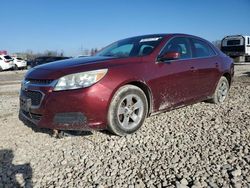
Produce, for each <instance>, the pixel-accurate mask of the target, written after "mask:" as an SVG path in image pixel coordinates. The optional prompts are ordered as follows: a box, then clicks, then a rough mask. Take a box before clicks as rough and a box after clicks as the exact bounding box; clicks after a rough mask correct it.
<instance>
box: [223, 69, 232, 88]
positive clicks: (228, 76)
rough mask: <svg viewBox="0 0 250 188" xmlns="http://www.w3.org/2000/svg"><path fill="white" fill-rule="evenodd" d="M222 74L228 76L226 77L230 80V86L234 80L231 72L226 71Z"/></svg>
mask: <svg viewBox="0 0 250 188" xmlns="http://www.w3.org/2000/svg"><path fill="white" fill-rule="evenodd" d="M222 76H224V77H226V79H227V81H228V83H229V86H231V82H232V77H231V74H230V73H228V72H225V73H223V75H222Z"/></svg>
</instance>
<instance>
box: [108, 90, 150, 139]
mask: <svg viewBox="0 0 250 188" xmlns="http://www.w3.org/2000/svg"><path fill="white" fill-rule="evenodd" d="M147 112H148V102H147V97H146V95H145V94H144V92H143V91H142V90H141V89H140V88H138V87H136V86H133V85H125V86H123V87H121V88H120V89H119V90H118V91H117V92H116V94H115V95H114V97H113V99H112V101H111V104H110V106H109V111H108V128H109V130H110V131H111V132H113V133H114V134H116V135H119V136H124V135H126V134H131V133H134V132H135V131H137V130H138V129H139V128H140V127H141V126H142V124H143V122H144V120H145V118H146V115H147Z"/></svg>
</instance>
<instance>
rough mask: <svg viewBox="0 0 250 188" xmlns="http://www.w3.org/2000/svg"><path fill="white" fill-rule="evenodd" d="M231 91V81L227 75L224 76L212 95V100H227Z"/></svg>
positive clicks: (218, 102)
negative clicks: (229, 81)
mask: <svg viewBox="0 0 250 188" xmlns="http://www.w3.org/2000/svg"><path fill="white" fill-rule="evenodd" d="M228 91H229V83H228V80H227V78H226V77H224V76H222V77H221V78H220V80H219V82H218V84H217V87H216V90H215V92H214V95H213V97H212V102H213V103H215V104H220V103H223V102H224V101H225V99H226V98H227V94H228Z"/></svg>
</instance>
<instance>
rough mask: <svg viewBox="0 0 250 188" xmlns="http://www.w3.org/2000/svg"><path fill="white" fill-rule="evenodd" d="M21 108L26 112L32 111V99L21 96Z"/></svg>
mask: <svg viewBox="0 0 250 188" xmlns="http://www.w3.org/2000/svg"><path fill="white" fill-rule="evenodd" d="M20 108H21V109H22V110H24V111H26V112H29V111H30V108H31V99H29V98H24V97H21V98H20Z"/></svg>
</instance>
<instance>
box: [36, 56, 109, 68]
mask: <svg viewBox="0 0 250 188" xmlns="http://www.w3.org/2000/svg"><path fill="white" fill-rule="evenodd" d="M109 59H114V57H103V56H91V57H83V58H71V59H65V60H60V61H54V62H51V63H46V64H42V65H39V66H36V67H34V69H44V70H63V69H67V68H72V67H76V66H82V65H83V64H93V63H100V62H103V61H107V60H109Z"/></svg>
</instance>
